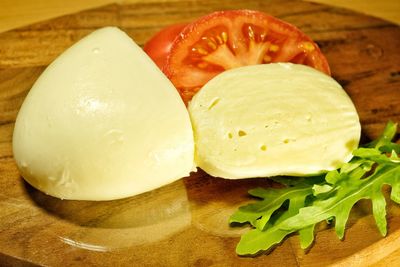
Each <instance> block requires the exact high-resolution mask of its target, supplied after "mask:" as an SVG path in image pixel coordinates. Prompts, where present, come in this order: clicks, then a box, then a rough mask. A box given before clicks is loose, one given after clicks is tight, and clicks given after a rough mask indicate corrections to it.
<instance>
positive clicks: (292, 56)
mask: <svg viewBox="0 0 400 267" xmlns="http://www.w3.org/2000/svg"><path fill="white" fill-rule="evenodd" d="M273 62H293V63H298V64H304V65H309V66H311V67H314V68H315V69H318V70H320V71H322V72H324V73H326V74H328V75H330V68H329V65H328V62H327V60H326V58H325V56H324V55H323V54H322V52H321V51H320V49H319V47H318V45H317V44H315V43H314V42H313V41H312V39H311V38H310V37H308V36H307V35H306V34H304V33H303V32H302V31H300V30H299V29H298V28H296V27H295V26H294V25H292V24H289V23H287V22H284V21H282V20H280V19H277V18H275V17H273V16H270V15H267V14H265V13H262V12H259V11H252V10H230V11H217V12H214V13H211V14H209V15H206V16H204V17H201V18H199V19H198V20H196V21H194V22H192V23H190V24H188V25H187V26H186V27H184V28H183V29H182V31H181V32H180V34H179V35H178V36H177V37H176V38H175V39H174V41H173V44H172V46H171V47H170V54H169V55H168V56H167V60H166V63H165V65H164V66H163V71H164V73H165V74H166V75H167V77H168V78H169V79H170V80H171V82H172V83H173V84H174V85H175V87H176V88H177V89H178V91H179V92H180V94H181V96H182V98H183V100H184V101H185V103H188V101H190V99H191V98H192V97H193V95H194V94H195V93H196V92H197V91H198V90H200V88H201V87H202V86H203V85H204V84H205V83H206V82H207V81H209V80H210V79H211V78H213V77H214V76H216V75H217V74H219V73H220V72H222V71H224V70H226V69H230V68H235V67H240V66H244V65H252V64H264V63H273Z"/></svg>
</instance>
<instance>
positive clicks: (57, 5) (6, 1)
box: [0, 0, 400, 266]
mask: <svg viewBox="0 0 400 267" xmlns="http://www.w3.org/2000/svg"><path fill="white" fill-rule="evenodd" d="M150 1H154V0H148V1H145V0H122V1H115V0H85V1H80V0H69V1H64V0H42V1H32V0H0V33H1V32H5V31H8V30H12V29H15V28H18V27H21V26H25V25H29V24H32V23H35V22H39V21H43V20H47V19H50V18H54V17H59V16H61V15H65V14H72V13H75V12H78V11H81V10H86V9H89V8H93V7H98V6H103V5H105V4H109V3H113V2H119V3H121V2H123V3H133V2H150ZM165 1H166V2H179V0H165ZM310 1H313V2H319V3H323V4H328V5H335V6H340V7H346V8H349V9H352V10H355V11H358V12H362V13H366V14H369V15H372V16H376V17H379V18H383V19H386V20H389V21H392V22H395V23H397V24H400V1H399V0H381V1H376V0H352V1H348V0H310ZM378 251H379V250H378ZM396 263H397V265H399V264H400V250H397V251H394V252H393V253H391V254H390V255H388V256H387V257H386V258H385V259H384V260H381V261H380V262H378V263H377V264H375V265H374V266H395V265H396ZM0 265H2V264H1V262H0Z"/></svg>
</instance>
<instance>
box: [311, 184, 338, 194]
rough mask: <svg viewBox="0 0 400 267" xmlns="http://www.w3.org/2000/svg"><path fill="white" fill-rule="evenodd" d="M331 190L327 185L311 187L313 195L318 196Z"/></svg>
mask: <svg viewBox="0 0 400 267" xmlns="http://www.w3.org/2000/svg"><path fill="white" fill-rule="evenodd" d="M332 188H333V187H332V186H331V185H329V184H323V185H319V184H315V185H313V187H312V191H313V195H314V196H318V195H321V194H325V193H328V192H330V191H331V190H332Z"/></svg>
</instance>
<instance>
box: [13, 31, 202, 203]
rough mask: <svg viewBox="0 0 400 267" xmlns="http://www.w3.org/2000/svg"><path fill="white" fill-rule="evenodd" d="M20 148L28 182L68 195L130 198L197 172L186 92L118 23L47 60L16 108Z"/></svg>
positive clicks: (16, 145) (15, 137) (19, 162)
mask: <svg viewBox="0 0 400 267" xmlns="http://www.w3.org/2000/svg"><path fill="white" fill-rule="evenodd" d="M13 153H14V158H15V160H16V163H17V166H18V168H19V170H20V172H21V174H22V176H23V177H24V179H25V180H26V181H27V182H28V183H30V184H31V185H32V186H34V187H35V188H37V189H39V190H41V191H43V192H45V193H46V194H49V195H52V196H55V197H58V198H61V199H73V200H112V199H119V198H125V197H129V196H133V195H136V194H140V193H143V192H147V191H150V190H153V189H156V188H158V187H161V186H163V185H166V184H169V183H171V182H173V181H175V180H178V179H180V178H182V177H185V176H188V175H189V174H190V172H191V171H196V167H195V164H194V140H193V131H192V126H191V122H190V118H189V114H188V112H187V109H186V107H185V104H184V103H183V101H182V99H181V98H180V96H179V93H178V92H177V91H176V89H175V88H174V86H173V85H172V83H171V82H170V81H169V80H168V79H167V78H166V77H165V75H164V74H163V73H162V72H161V71H160V70H159V69H158V68H157V66H156V65H155V64H154V63H153V62H152V61H151V59H150V58H149V57H148V56H147V55H146V54H145V53H144V52H143V50H142V49H141V48H140V47H139V46H138V45H137V44H136V43H134V41H133V40H132V39H131V38H130V37H129V36H128V35H127V34H126V33H124V32H123V31H121V30H119V29H118V28H116V27H105V28H101V29H99V30H96V31H94V32H92V33H91V34H89V35H88V36H86V37H84V38H83V39H81V40H80V41H78V42H77V43H76V44H74V45H73V46H71V47H70V48H69V49H67V50H66V51H65V52H64V53H62V54H61V55H60V56H59V57H58V58H57V59H55V60H54V61H53V62H52V63H51V64H50V65H49V66H48V67H47V68H46V70H45V71H44V72H43V73H42V75H41V76H40V77H39V78H38V80H37V81H36V82H35V84H34V85H33V87H32V89H31V90H30V92H29V93H28V95H27V97H26V99H25V100H24V102H23V104H22V107H21V109H20V111H19V113H18V116H17V119H16V124H15V128H14V133H13Z"/></svg>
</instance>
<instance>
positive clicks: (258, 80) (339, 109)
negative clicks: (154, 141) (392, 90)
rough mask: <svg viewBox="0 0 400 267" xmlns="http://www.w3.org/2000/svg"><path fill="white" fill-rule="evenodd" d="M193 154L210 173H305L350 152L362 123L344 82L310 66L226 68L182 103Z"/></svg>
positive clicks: (236, 175) (340, 159)
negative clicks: (191, 135)
mask: <svg viewBox="0 0 400 267" xmlns="http://www.w3.org/2000/svg"><path fill="white" fill-rule="evenodd" d="M189 113H190V116H191V120H192V125H193V129H194V135H195V144H196V149H195V162H196V164H197V166H198V167H200V168H201V169H203V170H204V171H206V172H207V173H208V174H210V175H212V176H215V177H222V178H228V179H241V178H253V177H271V176H277V175H290V176H308V175H314V174H319V173H323V172H326V171H330V170H333V169H337V168H338V167H340V166H341V165H342V164H343V163H345V162H348V161H349V160H350V159H351V158H352V151H353V150H354V149H356V148H357V146H358V143H359V140H360V134H361V126H360V122H359V118H358V114H357V111H356V109H355V107H354V104H353V103H352V101H351V99H350V98H349V96H348V95H347V94H346V92H345V91H344V90H343V88H342V87H341V86H340V85H339V84H338V83H337V82H336V81H335V80H334V79H333V78H331V77H330V76H327V75H325V74H323V73H321V72H319V71H317V70H315V69H313V68H311V67H308V66H304V65H299V64H291V63H272V64H264V65H254V66H246V67H240V68H236V69H232V70H228V71H225V72H223V73H221V74H219V75H217V76H216V77H214V78H213V79H212V80H210V81H209V82H208V83H207V84H206V85H205V86H204V87H203V88H202V89H201V90H200V91H199V92H198V93H197V94H196V95H195V96H194V98H193V99H192V101H191V102H190V103H189Z"/></svg>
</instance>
